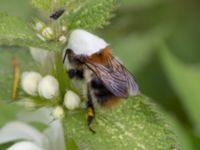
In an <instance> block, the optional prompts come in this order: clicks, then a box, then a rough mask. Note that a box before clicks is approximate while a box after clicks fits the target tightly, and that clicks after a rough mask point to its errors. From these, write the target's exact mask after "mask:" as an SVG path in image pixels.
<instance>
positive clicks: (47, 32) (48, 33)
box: [42, 27, 54, 40]
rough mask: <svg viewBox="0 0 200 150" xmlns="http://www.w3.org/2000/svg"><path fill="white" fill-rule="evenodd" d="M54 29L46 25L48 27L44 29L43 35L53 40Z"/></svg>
mask: <svg viewBox="0 0 200 150" xmlns="http://www.w3.org/2000/svg"><path fill="white" fill-rule="evenodd" d="M53 34H54V33H53V30H52V28H50V27H46V28H44V30H43V31H42V35H43V36H44V37H45V38H46V39H48V40H51V39H52V38H53Z"/></svg>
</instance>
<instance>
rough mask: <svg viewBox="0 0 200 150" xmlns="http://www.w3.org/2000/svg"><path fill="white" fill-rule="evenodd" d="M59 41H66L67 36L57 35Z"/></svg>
mask: <svg viewBox="0 0 200 150" xmlns="http://www.w3.org/2000/svg"><path fill="white" fill-rule="evenodd" d="M59 41H60V42H61V43H65V42H66V41H67V38H66V37H65V36H64V35H61V36H60V37H59Z"/></svg>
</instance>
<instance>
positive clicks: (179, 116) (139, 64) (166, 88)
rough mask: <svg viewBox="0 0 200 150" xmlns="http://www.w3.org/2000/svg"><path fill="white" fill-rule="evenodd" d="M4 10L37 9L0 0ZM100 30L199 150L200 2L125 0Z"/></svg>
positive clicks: (185, 140)
mask: <svg viewBox="0 0 200 150" xmlns="http://www.w3.org/2000/svg"><path fill="white" fill-rule="evenodd" d="M0 11H1V12H2V11H6V12H8V13H9V14H11V15H15V16H16V15H17V16H20V17H23V18H24V19H26V20H32V18H31V17H30V16H31V15H32V14H34V10H33V9H31V5H30V4H29V1H27V0H17V1H16V0H0ZM0 19H1V18H0ZM97 34H98V35H100V36H101V37H103V38H104V39H105V40H107V41H108V42H109V43H110V45H111V47H112V49H113V53H114V54H115V55H116V56H118V57H119V58H120V59H121V60H122V61H123V63H124V65H125V66H126V67H127V68H128V69H129V70H130V71H131V72H132V73H133V74H134V75H135V77H136V80H137V81H138V84H139V86H140V90H141V91H142V93H144V94H145V95H147V96H148V97H150V98H151V99H152V100H153V101H154V102H155V103H157V104H158V105H159V106H160V107H162V108H163V110H164V112H166V115H167V116H170V117H172V118H173V120H174V127H175V129H176V131H177V134H178V136H179V138H180V143H181V144H182V146H183V149H186V150H188V149H194V150H198V149H200V1H199V0H123V1H122V2H121V5H120V6H119V7H118V8H117V9H116V10H115V15H114V16H113V18H112V19H111V20H110V23H109V24H108V25H107V26H106V27H104V28H103V29H99V30H97ZM5 48H8V47H0V49H5ZM9 49H10V48H9ZM12 49H18V47H12ZM0 110H1V111H0V112H3V113H4V114H6V112H8V113H7V115H8V116H9V113H10V112H9V111H7V109H6V108H3V106H0ZM5 118H6V115H5V116H4V118H2V117H1V116H0V125H2V124H3V122H5V120H6V119H5ZM172 124H173V123H172Z"/></svg>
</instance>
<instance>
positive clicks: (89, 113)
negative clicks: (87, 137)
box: [87, 85, 95, 133]
mask: <svg viewBox="0 0 200 150" xmlns="http://www.w3.org/2000/svg"><path fill="white" fill-rule="evenodd" d="M87 98H88V101H87V125H88V128H89V130H90V131H91V132H92V133H95V131H94V130H93V129H92V128H91V124H92V121H93V120H94V118H95V111H94V106H93V103H92V96H91V94H90V88H89V85H88V89H87Z"/></svg>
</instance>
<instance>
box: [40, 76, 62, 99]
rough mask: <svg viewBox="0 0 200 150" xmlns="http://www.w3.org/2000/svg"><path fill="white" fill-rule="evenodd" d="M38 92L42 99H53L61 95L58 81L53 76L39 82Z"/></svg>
mask: <svg viewBox="0 0 200 150" xmlns="http://www.w3.org/2000/svg"><path fill="white" fill-rule="evenodd" d="M38 92H39V95H40V96H41V97H44V98H46V99H52V98H53V97H55V96H57V95H58V93H59V84H58V81H57V80H56V78H54V77H53V76H50V75H47V76H45V77H44V78H42V79H41V80H40V82H39V85H38Z"/></svg>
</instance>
